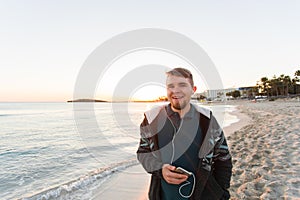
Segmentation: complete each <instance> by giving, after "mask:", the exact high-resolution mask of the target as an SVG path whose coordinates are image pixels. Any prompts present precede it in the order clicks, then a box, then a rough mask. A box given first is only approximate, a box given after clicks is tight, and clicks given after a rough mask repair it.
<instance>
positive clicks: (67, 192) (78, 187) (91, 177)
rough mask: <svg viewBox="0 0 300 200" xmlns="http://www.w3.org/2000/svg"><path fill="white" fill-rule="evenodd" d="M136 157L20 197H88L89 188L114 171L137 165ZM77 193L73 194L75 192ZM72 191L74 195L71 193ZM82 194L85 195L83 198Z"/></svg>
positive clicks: (46, 199) (39, 199)
mask: <svg viewBox="0 0 300 200" xmlns="http://www.w3.org/2000/svg"><path fill="white" fill-rule="evenodd" d="M137 164H138V162H137V160H136V159H132V160H128V161H124V162H120V163H116V164H114V165H112V166H110V167H107V168H100V169H96V170H94V171H92V172H90V173H89V174H87V175H85V176H82V177H80V178H78V179H77V180H74V181H71V182H68V183H65V184H63V185H59V186H57V187H53V188H51V189H48V190H45V191H42V192H39V193H37V194H35V195H33V196H30V197H25V198H22V199H23V200H33V199H34V200H50V199H69V198H71V197H73V198H72V199H77V198H76V197H78V199H89V197H90V196H89V194H87V193H88V192H89V188H94V187H98V186H100V185H101V184H102V183H104V182H105V181H106V180H107V179H109V178H110V176H112V175H113V174H114V173H116V172H120V171H123V170H125V169H126V168H128V167H131V166H134V165H137ZM76 192H77V193H79V194H75V193H76ZM73 193H74V195H73ZM83 196H85V197H84V198H83Z"/></svg>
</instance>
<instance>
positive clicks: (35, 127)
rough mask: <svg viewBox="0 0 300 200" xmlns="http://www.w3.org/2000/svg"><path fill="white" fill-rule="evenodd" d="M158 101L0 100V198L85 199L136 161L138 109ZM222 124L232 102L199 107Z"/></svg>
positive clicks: (228, 116)
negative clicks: (62, 101) (64, 101)
mask: <svg viewBox="0 0 300 200" xmlns="http://www.w3.org/2000/svg"><path fill="white" fill-rule="evenodd" d="M161 104H164V103H127V102H126V103H0V163H1V165H0V199H29V200H31V199H43V200H48V199H91V194H92V191H93V190H96V189H97V188H101V185H102V184H103V183H105V182H106V181H108V180H109V178H110V177H111V176H113V175H114V174H115V173H116V172H122V170H125V169H126V168H128V167H130V166H133V165H137V164H138V162H137V161H136V150H137V147H138V142H139V124H140V123H141V122H142V120H143V113H144V112H145V111H146V110H149V109H151V108H152V107H155V106H160V105H161ZM202 106H205V107H208V108H210V109H212V110H213V112H214V114H215V116H216V117H217V119H218V121H219V123H220V124H222V126H223V127H226V126H229V125H230V124H232V123H234V122H237V121H238V120H239V119H238V118H237V117H236V116H235V115H233V114H232V112H233V111H234V110H235V109H236V107H235V106H232V105H226V104H217V105H202Z"/></svg>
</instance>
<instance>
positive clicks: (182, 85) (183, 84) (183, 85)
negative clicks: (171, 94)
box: [179, 83, 187, 87]
mask: <svg viewBox="0 0 300 200" xmlns="http://www.w3.org/2000/svg"><path fill="white" fill-rule="evenodd" d="M186 86H187V84H185V83H181V84H179V87H186Z"/></svg>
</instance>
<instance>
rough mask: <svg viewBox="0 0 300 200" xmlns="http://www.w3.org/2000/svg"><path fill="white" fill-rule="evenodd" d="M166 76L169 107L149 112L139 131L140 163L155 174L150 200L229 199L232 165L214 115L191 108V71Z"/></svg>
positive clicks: (138, 154)
mask: <svg viewBox="0 0 300 200" xmlns="http://www.w3.org/2000/svg"><path fill="white" fill-rule="evenodd" d="M166 74H167V80H166V87H167V96H168V100H169V102H170V103H169V104H168V105H165V106H161V107H157V108H154V109H152V110H150V111H148V112H146V113H145V118H144V120H143V122H142V124H141V127H140V131H141V139H140V144H139V148H138V151H137V157H138V160H139V161H140V162H141V164H142V165H143V167H144V168H145V170H146V171H147V172H148V173H151V174H152V176H151V184H150V189H149V199H150V200H160V199H163V200H177V199H179V200H180V199H229V197H230V195H229V192H228V188H229V186H230V178H231V173H232V172H231V171H232V163H231V156H230V153H229V150H228V146H227V143H226V139H225V137H224V134H223V131H222V129H221V128H220V126H219V125H218V123H217V121H216V119H215V117H214V116H213V115H212V113H211V111H210V110H208V109H205V108H202V107H199V106H197V105H193V104H191V103H190V100H191V96H192V95H193V94H194V92H195V91H196V87H195V86H194V82H193V76H192V74H191V72H190V71H189V70H187V69H184V68H175V69H173V70H171V71H169V72H167V73H166ZM178 167H180V168H181V171H180V170H178ZM182 170H184V171H187V172H188V173H189V174H187V173H184V172H183V171H182Z"/></svg>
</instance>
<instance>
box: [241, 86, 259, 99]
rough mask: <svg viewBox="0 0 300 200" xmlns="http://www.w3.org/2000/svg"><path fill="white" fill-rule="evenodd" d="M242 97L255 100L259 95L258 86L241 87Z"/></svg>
mask: <svg viewBox="0 0 300 200" xmlns="http://www.w3.org/2000/svg"><path fill="white" fill-rule="evenodd" d="M238 90H239V91H240V92H241V97H244V98H245V97H247V98H252V97H253V98H254V97H255V96H256V95H257V94H258V86H250V87H240V88H238Z"/></svg>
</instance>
